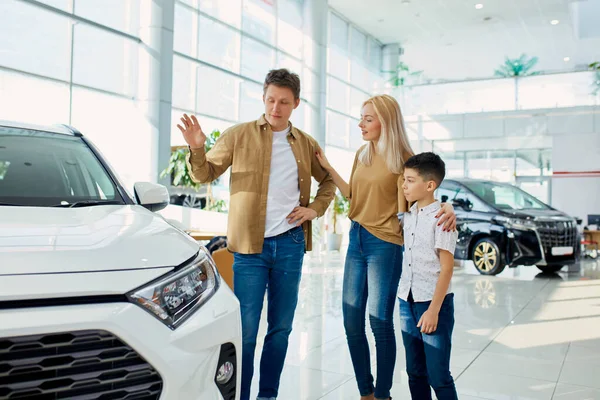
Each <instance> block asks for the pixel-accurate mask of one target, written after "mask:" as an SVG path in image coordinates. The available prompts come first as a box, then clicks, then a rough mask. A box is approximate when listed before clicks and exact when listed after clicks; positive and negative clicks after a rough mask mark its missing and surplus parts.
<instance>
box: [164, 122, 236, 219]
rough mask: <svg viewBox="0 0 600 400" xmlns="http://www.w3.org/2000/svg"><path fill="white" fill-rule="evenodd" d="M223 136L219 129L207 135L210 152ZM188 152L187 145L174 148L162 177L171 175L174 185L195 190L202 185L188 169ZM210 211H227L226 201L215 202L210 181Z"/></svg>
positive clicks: (207, 200)
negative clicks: (194, 179)
mask: <svg viewBox="0 0 600 400" xmlns="http://www.w3.org/2000/svg"><path fill="white" fill-rule="evenodd" d="M220 136H221V132H220V131H219V130H217V129H215V130H213V131H212V132H211V133H210V134H208V135H206V143H205V145H204V147H205V149H206V151H207V152H208V151H209V150H210V149H212V148H213V146H214V145H215V143H216V141H217V139H218V138H219V137H220ZM187 154H188V148H187V147H180V148H176V149H174V150H173V152H172V153H171V157H170V158H169V165H168V166H167V168H165V169H164V171H162V172H161V174H160V177H161V178H164V177H165V176H170V177H171V183H172V185H173V186H178V187H181V188H189V189H192V190H195V191H198V190H199V189H200V187H201V186H202V185H201V184H199V183H196V182H194V181H193V180H192V177H191V176H190V173H189V171H188V167H187V163H186V157H187ZM205 208H206V209H207V210H209V211H219V212H225V210H226V207H225V202H224V201H223V200H220V201H218V202H215V201H214V199H213V196H212V183H208V184H207V185H206V207H205Z"/></svg>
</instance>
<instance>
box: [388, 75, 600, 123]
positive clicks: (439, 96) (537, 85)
mask: <svg viewBox="0 0 600 400" xmlns="http://www.w3.org/2000/svg"><path fill="white" fill-rule="evenodd" d="M595 79H596V78H595V74H594V73H593V72H589V71H584V72H573V73H563V74H549V75H537V76H527V77H522V78H519V79H515V78H509V79H489V80H477V81H469V82H452V83H438V84H430V85H418V86H412V87H410V86H407V87H404V88H401V89H400V90H399V91H398V92H397V96H398V99H399V101H400V103H401V104H402V105H403V109H405V110H406V114H407V115H416V114H430V115H431V114H462V113H476V112H491V111H511V110H530V109H540V108H560V107H575V106H590V105H598V104H600V97H599V96H597V95H593V94H592V92H593V82H594V80H595Z"/></svg>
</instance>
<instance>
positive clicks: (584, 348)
mask: <svg viewBox="0 0 600 400" xmlns="http://www.w3.org/2000/svg"><path fill="white" fill-rule="evenodd" d="M343 254H344V253H342V254H338V253H331V254H327V253H320V254H312V255H311V254H310V253H309V254H307V257H306V259H305V265H304V274H303V277H302V285H301V293H300V302H299V305H298V309H297V312H296V319H295V324H294V325H295V326H294V331H293V332H292V335H291V337H290V346H289V350H288V356H287V359H286V366H285V369H284V372H283V376H282V379H281V387H280V395H279V399H280V400H313V399H314V400H316V399H323V400H354V399H356V400H358V399H359V398H360V396H359V393H358V389H357V388H356V383H355V381H354V378H353V371H352V365H351V363H350V355H349V352H348V348H347V345H346V339H345V336H344V328H343V325H342V292H341V290H342V277H343ZM453 291H454V292H455V296H456V297H455V307H456V325H455V330H454V336H453V339H454V347H453V353H452V363H451V367H452V374H453V376H454V377H455V379H456V385H457V388H458V392H459V398H460V399H464V400H475V399H506V400H509V399H510V400H517V399H519V400H520V399H540V400H546V399H547V400H550V399H557V400H591V399H600V261H585V262H582V263H581V265H580V266H579V270H578V271H572V272H568V271H563V272H560V273H559V274H553V275H550V276H548V275H544V274H542V273H540V272H539V270H538V269H537V268H535V267H519V268H516V269H507V270H505V271H504V272H503V273H502V274H501V275H498V276H496V277H484V276H480V275H479V274H478V273H477V272H476V271H475V269H474V267H473V266H472V264H470V263H465V264H464V265H462V266H460V267H457V268H456V270H455V275H454V278H453ZM396 308H397V305H396ZM395 318H396V326H398V322H397V320H398V312H397V310H396V313H395ZM265 319H266V318H265V316H264V313H263V320H262V324H261V331H260V333H259V340H260V343H259V346H258V348H257V360H258V357H259V355H260V351H261V349H262V338H264V334H265V331H266V321H265ZM367 327H368V325H367ZM367 329H368V330H369V329H370V328H367ZM368 337H369V341H370V342H371V343H372V346H371V348H372V349H375V346H374V339H373V337H372V334H371V333H370V332H368ZM371 355H372V359H373V361H374V356H375V353H374V351H373V352H372V354H371ZM373 365H374V363H373ZM256 370H257V371H258V364H257V369H256ZM257 378H258V377H257V376H255V377H254V382H253V387H252V389H253V395H254V398H256V394H257V391H258V379H257ZM392 396H393V397H394V399H395V400H400V399H410V394H409V391H408V383H407V376H406V372H405V362H404V348H403V347H402V344H401V339H400V338H399V346H398V357H397V363H396V371H395V379H394V387H393V389H392Z"/></svg>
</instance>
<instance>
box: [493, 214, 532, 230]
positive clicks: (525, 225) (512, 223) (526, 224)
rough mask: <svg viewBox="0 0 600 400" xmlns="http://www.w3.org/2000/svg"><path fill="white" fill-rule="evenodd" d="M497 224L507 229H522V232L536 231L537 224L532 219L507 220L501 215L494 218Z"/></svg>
mask: <svg viewBox="0 0 600 400" xmlns="http://www.w3.org/2000/svg"><path fill="white" fill-rule="evenodd" d="M494 219H495V220H496V222H499V223H501V224H502V225H504V226H505V227H507V228H509V229H520V230H528V229H534V228H535V227H536V225H535V222H534V221H533V220H531V219H525V218H514V217H513V218H507V217H504V216H501V215H498V216H496V217H494Z"/></svg>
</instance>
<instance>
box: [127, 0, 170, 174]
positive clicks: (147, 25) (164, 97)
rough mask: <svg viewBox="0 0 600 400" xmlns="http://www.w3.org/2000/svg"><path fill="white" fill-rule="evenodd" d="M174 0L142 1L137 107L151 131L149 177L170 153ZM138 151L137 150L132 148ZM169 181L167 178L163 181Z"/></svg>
mask: <svg viewBox="0 0 600 400" xmlns="http://www.w3.org/2000/svg"><path fill="white" fill-rule="evenodd" d="M174 19H175V0H144V1H141V2H140V31H139V37H140V39H141V40H142V43H141V44H140V50H139V77H138V82H139V85H138V87H139V97H138V101H137V106H138V109H139V110H140V113H141V114H142V120H143V123H144V124H145V126H143V127H140V128H141V129H145V130H147V132H148V133H149V137H148V140H149V141H150V143H151V145H150V151H151V153H152V155H151V171H150V174H151V176H150V179H151V180H152V181H153V182H157V181H158V180H159V177H158V176H159V174H160V172H161V171H162V170H163V169H164V168H166V167H167V165H168V162H169V157H170V154H171V94H172V93H171V91H172V71H173V26H174ZM131 150H132V151H133V152H135V150H136V149H131ZM162 183H168V180H167V179H166V178H165V179H164V182H162Z"/></svg>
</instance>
